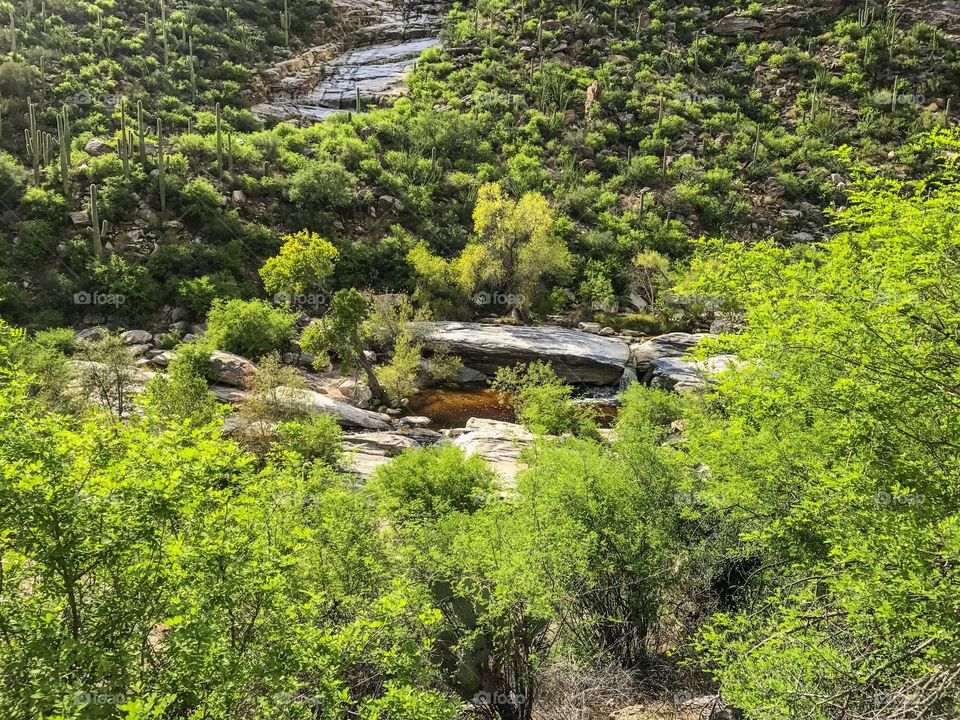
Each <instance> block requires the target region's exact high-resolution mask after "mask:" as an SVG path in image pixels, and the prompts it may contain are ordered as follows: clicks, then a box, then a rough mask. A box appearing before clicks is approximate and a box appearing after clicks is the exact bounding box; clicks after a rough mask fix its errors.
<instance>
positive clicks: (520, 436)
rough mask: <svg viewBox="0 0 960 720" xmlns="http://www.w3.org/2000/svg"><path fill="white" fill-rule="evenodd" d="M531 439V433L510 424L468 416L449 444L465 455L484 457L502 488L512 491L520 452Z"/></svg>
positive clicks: (514, 485)
mask: <svg viewBox="0 0 960 720" xmlns="http://www.w3.org/2000/svg"><path fill="white" fill-rule="evenodd" d="M535 439H536V436H535V435H534V434H533V433H531V432H529V431H528V430H526V429H525V428H523V427H522V426H520V425H515V424H514V423H508V422H501V421H499V420H485V419H481V418H470V419H469V420H468V421H467V426H466V428H464V429H463V431H461V434H459V435H458V436H457V437H455V438H454V439H453V444H454V445H456V446H457V447H458V448H460V449H461V450H463V452H464V454H465V455H467V456H468V457H473V456H476V457H481V458H483V459H484V460H486V461H487V462H488V463H489V464H490V466H491V467H492V468H493V470H494V472H496V473H497V475H499V476H500V480H501V487H502V489H504V490H512V489H513V488H514V487H516V480H517V472H519V470H520V469H521V463H520V453H521V452H523V450H524V448H526V447H529V446H530V445H532V444H533V442H534V440H535Z"/></svg>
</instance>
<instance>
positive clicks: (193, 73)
mask: <svg viewBox="0 0 960 720" xmlns="http://www.w3.org/2000/svg"><path fill="white" fill-rule="evenodd" d="M189 49H190V91H191V93H192V94H193V104H194V105H196V104H197V68H196V64H197V60H196V58H195V57H194V56H193V36H192V35H191V36H190V40H189Z"/></svg>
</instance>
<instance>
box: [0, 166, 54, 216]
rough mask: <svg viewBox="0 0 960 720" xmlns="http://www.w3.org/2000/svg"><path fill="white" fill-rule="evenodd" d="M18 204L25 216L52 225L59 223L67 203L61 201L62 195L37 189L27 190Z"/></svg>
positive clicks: (0, 179)
mask: <svg viewBox="0 0 960 720" xmlns="http://www.w3.org/2000/svg"><path fill="white" fill-rule="evenodd" d="M0 172H2V170H0ZM0 181H2V178H0ZM0 184H2V182H0ZM20 202H21V206H22V207H23V211H24V213H25V214H26V215H29V216H30V217H31V218H33V219H36V220H44V221H46V222H48V223H52V224H54V225H56V224H58V223H60V221H61V220H63V216H64V214H65V213H66V212H67V201H66V200H64V199H63V195H61V194H60V193H58V192H55V191H53V190H45V189H43V188H39V187H31V188H28V189H27V191H26V192H25V193H24V194H23V199H22V200H21V201H20Z"/></svg>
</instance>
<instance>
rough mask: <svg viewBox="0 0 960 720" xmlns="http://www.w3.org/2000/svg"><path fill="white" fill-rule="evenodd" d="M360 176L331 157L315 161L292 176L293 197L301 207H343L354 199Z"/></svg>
mask: <svg viewBox="0 0 960 720" xmlns="http://www.w3.org/2000/svg"><path fill="white" fill-rule="evenodd" d="M356 183H357V178H356V177H354V176H353V175H352V174H351V173H349V172H347V170H346V169H345V168H344V167H343V166H342V165H340V164H339V163H335V162H331V161H329V160H314V161H311V162H309V163H307V164H306V165H304V166H303V167H302V168H301V169H300V170H298V171H297V172H296V173H295V174H294V176H293V177H292V178H291V179H290V199H291V200H293V202H295V203H297V204H298V205H300V206H301V207H304V208H309V209H314V210H319V209H325V208H342V207H346V206H348V205H350V203H352V202H353V199H354V192H353V188H354V185H356Z"/></svg>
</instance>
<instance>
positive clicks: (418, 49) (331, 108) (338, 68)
mask: <svg viewBox="0 0 960 720" xmlns="http://www.w3.org/2000/svg"><path fill="white" fill-rule="evenodd" d="M442 18H443V15H442V8H441V5H439V4H434V3H431V2H430V0H426V1H425V2H424V1H423V0H421V1H420V2H418V3H417V4H416V5H408V6H406V7H391V8H390V9H385V8H384V9H383V11H382V14H381V15H380V16H379V17H378V19H377V22H375V23H374V24H368V25H364V26H361V27H359V28H358V29H357V30H355V31H354V32H353V35H352V38H351V40H350V41H348V42H347V43H346V45H347V47H346V48H345V49H344V50H343V52H341V53H340V54H338V55H336V56H334V57H331V58H330V59H329V60H327V61H325V62H316V61H311V62H309V63H308V64H307V66H306V67H303V68H302V69H300V70H299V71H298V72H297V73H295V75H294V76H293V77H287V78H286V79H285V80H284V81H283V82H281V83H280V84H279V85H275V86H272V87H271V91H270V97H269V99H268V100H267V101H266V102H263V103H260V104H258V105H256V106H255V107H254V108H253V111H254V112H255V113H256V114H258V115H261V116H275V117H282V118H297V119H300V120H306V121H316V120H322V119H323V118H325V117H327V116H328V115H332V114H333V113H336V112H342V111H346V110H356V107H357V100H358V95H359V101H360V106H361V108H364V107H370V106H371V105H377V104H379V103H380V101H381V100H382V99H384V98H389V97H395V96H398V95H400V94H402V93H403V92H404V90H405V87H406V76H407V74H408V73H409V72H410V71H411V70H413V66H414V63H415V62H416V60H417V58H418V57H419V56H420V54H421V53H422V52H424V51H425V50H429V49H430V48H432V47H436V46H437V45H439V44H440V28H441V25H442V22H443V20H442ZM291 88H294V89H291Z"/></svg>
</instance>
